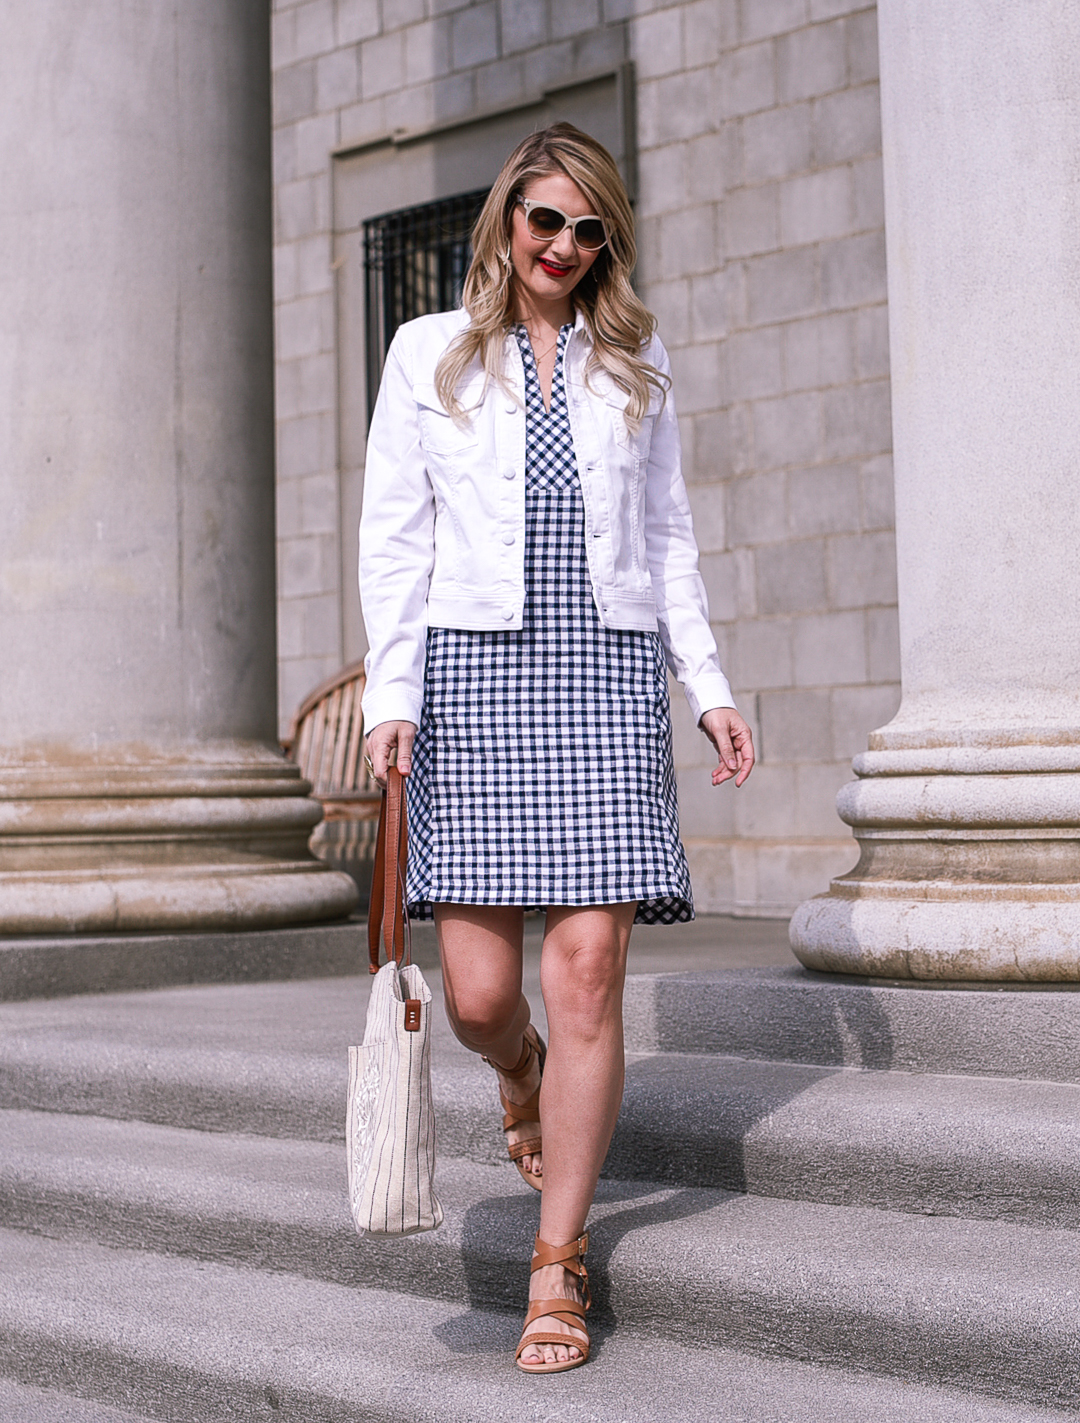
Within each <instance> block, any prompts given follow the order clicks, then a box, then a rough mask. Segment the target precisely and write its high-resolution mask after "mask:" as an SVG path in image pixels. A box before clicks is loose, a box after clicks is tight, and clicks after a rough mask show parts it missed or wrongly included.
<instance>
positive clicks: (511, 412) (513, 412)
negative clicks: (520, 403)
mask: <svg viewBox="0 0 1080 1423" xmlns="http://www.w3.org/2000/svg"><path fill="white" fill-rule="evenodd" d="M505 408H506V413H507V415H516V414H517V406H516V405H507V406H506V407H505Z"/></svg>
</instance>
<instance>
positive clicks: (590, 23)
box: [550, 0, 600, 39]
mask: <svg viewBox="0 0 1080 1423" xmlns="http://www.w3.org/2000/svg"><path fill="white" fill-rule="evenodd" d="M550 4H551V34H552V38H553V39H569V38H570V36H571V35H579V34H581V33H582V32H583V31H585V30H591V29H594V28H595V27H596V26H597V25H599V24H600V0H550Z"/></svg>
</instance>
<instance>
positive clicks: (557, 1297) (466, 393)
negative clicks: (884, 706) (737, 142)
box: [360, 124, 754, 1373]
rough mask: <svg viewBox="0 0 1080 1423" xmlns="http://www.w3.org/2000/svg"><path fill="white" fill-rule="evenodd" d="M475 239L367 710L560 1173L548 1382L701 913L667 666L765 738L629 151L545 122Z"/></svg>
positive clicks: (378, 752) (438, 903)
mask: <svg viewBox="0 0 1080 1423" xmlns="http://www.w3.org/2000/svg"><path fill="white" fill-rule="evenodd" d="M473 252H474V256H473V261H472V265H471V266H470V268H469V272H468V275H467V277H466V279H465V286H464V293H463V310H461V311H456V312H448V313H444V314H441V315H437V316H425V317H421V318H420V319H419V320H417V321H412V322H409V323H408V324H407V325H405V326H403V327H401V328H400V330H399V331H398V333H397V335H396V336H395V338H394V341H393V343H392V345H391V347H390V351H389V353H388V355H387V361H386V369H385V372H384V375H383V381H382V387H381V390H380V394H379V399H378V402H377V404H376V407H375V412H374V416H373V419H372V424H371V434H370V438H369V444H368V454H367V466H366V473H365V489H364V513H363V517H362V520H361V536H360V548H361V561H360V589H361V595H362V598H363V604H364V616H365V621H366V624H367V630H368V638H369V642H370V646H371V651H370V653H369V655H368V659H367V688H366V694H365V697H364V721H365V725H366V726H367V727H368V728H369V732H368V740H367V746H368V755H369V757H370V759H371V761H372V763H373V766H374V773H375V775H376V777H377V778H379V779H380V780H381V779H382V778H383V777H385V774H386V769H387V766H388V764H389V762H390V759H391V757H392V756H393V755H394V754H395V753H396V757H397V765H398V767H399V768H400V770H401V772H402V773H403V774H404V775H407V777H408V780H407V782H406V785H407V790H408V809H409V817H410V828H411V832H412V854H411V858H410V863H409V872H408V885H407V897H408V901H409V912H410V914H411V915H412V916H414V917H418V916H420V917H432V916H433V917H434V919H435V924H436V929H437V932H438V939H439V948H440V953H441V956H442V964H443V983H444V988H445V999H446V1008H447V1013H448V1015H449V1018H450V1023H451V1026H452V1027H453V1030H454V1032H455V1033H456V1035H457V1037H458V1038H459V1039H460V1040H461V1042H463V1043H464V1044H465V1045H466V1047H469V1048H471V1049H472V1050H473V1051H474V1052H478V1053H482V1054H483V1055H484V1058H485V1060H486V1061H487V1062H489V1063H490V1064H491V1066H492V1067H494V1068H495V1070H496V1071H497V1072H498V1074H499V1079H500V1095H501V1097H502V1102H503V1107H504V1109H505V1115H504V1118H503V1122H504V1130H505V1131H506V1135H507V1139H508V1143H509V1147H510V1155H511V1158H512V1159H513V1160H514V1161H515V1162H516V1164H517V1166H518V1169H519V1171H520V1172H521V1174H522V1176H523V1177H524V1178H525V1180H526V1181H527V1182H528V1183H529V1184H530V1185H532V1186H534V1187H535V1188H536V1189H538V1190H539V1189H540V1187H541V1185H542V1186H543V1195H542V1197H541V1209H540V1230H539V1233H538V1235H537V1238H536V1244H535V1249H534V1253H533V1261H532V1271H533V1272H532V1278H531V1288H530V1308H529V1311H528V1314H527V1316H526V1323H525V1328H524V1332H523V1335H522V1340H521V1344H520V1346H519V1348H518V1353H517V1361H518V1364H519V1366H520V1367H521V1368H523V1369H525V1370H526V1371H527V1372H530V1373H553V1372H559V1371H561V1370H564V1369H569V1368H574V1367H576V1366H577V1365H578V1364H582V1363H584V1362H585V1360H586V1358H587V1357H588V1351H589V1343H588V1333H587V1331H586V1329H585V1326H584V1318H583V1316H584V1312H585V1309H586V1308H587V1306H588V1280H587V1275H586V1270H585V1264H584V1255H585V1248H586V1245H587V1238H586V1237H585V1235H584V1229H585V1220H586V1216H587V1214H588V1211H589V1207H590V1205H591V1204H592V1199H593V1194H594V1192H595V1189H596V1183H597V1180H598V1177H599V1174H600V1168H601V1165H602V1163H603V1160H604V1156H605V1154H606V1152H607V1149H608V1145H609V1143H610V1140H611V1134H612V1131H613V1130H614V1126H615V1119H616V1116H617V1114H618V1111H619V1104H620V1101H621V1097H622V1089H623V1041H622V990H623V978H624V975H625V967H626V951H627V944H628V942H629V938H630V929H631V926H632V925H633V924H634V923H657V922H661V923H673V922H676V921H679V920H687V919H691V918H692V917H693V908H692V902H691V896H690V882H689V875H688V872H687V866H686V860H685V857H684V855H683V851H682V846H681V844H680V842H679V835H678V813H677V808H676V801H675V778H674V771H673V767H672V758H671V723H670V715H669V709H668V700H667V665H670V666H671V668H672V670H673V671H674V672H675V673H676V675H677V676H678V677H679V678H680V680H681V681H682V682H683V684H684V687H685V690H686V695H687V697H688V699H689V702H690V705H691V707H692V708H693V711H694V715H695V718H696V719H697V720H698V722H699V724H700V725H701V727H702V729H703V730H704V731H705V733H706V735H707V736H708V737H709V738H710V739H711V740H712V742H713V744H714V745H715V747H716V749H717V751H718V753H719V764H718V766H717V768H716V769H715V770H714V771H713V773H712V779H713V784H714V785H719V784H721V783H722V782H723V781H726V780H728V779H730V778H732V777H734V779H735V783H736V785H741V784H742V783H743V782H744V781H745V780H746V777H747V776H748V775H749V774H750V770H751V768H752V766H753V762H754V752H753V745H752V741H751V736H750V730H749V728H748V726H747V725H746V722H745V721H744V720H743V719H742V717H740V716H739V714H738V712H737V711H736V710H735V709H734V704H733V702H732V700H731V692H730V688H729V687H728V684H727V681H726V679H725V677H724V675H723V673H722V672H721V670H720V666H719V663H718V661H717V656H716V644H715V642H714V640H713V637H712V634H711V632H710V630H709V622H708V613H707V609H706V603H705V595H704V589H703V587H702V583H701V579H700V577H699V575H698V571H697V549H696V546H695V544H694V540H693V533H692V530H691V523H690V512H689V506H688V503H687V499H686V491H685V488H684V486H683V481H682V476H681V473H680V468H679V440H678V427H677V424H676V419H675V408H674V403H673V401H672V399H671V396H670V394H669V387H670V384H671V381H670V375H669V370H670V367H669V364H668V359H667V353H666V352H665V350H664V348H663V346H662V345H661V344H660V342H659V340H657V339H656V337H655V336H654V335H653V329H654V324H655V323H654V321H653V318H652V317H651V316H650V315H649V313H648V312H647V311H646V310H645V308H644V307H643V306H642V304H641V303H640V301H639V300H638V298H637V297H636V296H635V294H634V292H633V289H632V287H631V285H630V273H631V271H632V269H633V265H634V259H635V246H634V234H633V217H632V214H631V210H630V204H629V201H628V199H627V195H626V191H625V189H624V187H623V184H622V181H621V179H620V177H619V174H618V170H617V169H616V167H615V164H614V162H613V161H612V158H611V156H610V155H609V154H608V152H607V151H606V149H604V148H603V147H601V145H600V144H598V143H597V142H596V141H595V140H593V139H591V138H589V137H588V136H587V135H586V134H584V133H581V132H580V131H579V130H578V129H575V128H574V127H572V126H571V125H570V124H556V125H554V127H552V128H549V129H546V130H544V131H543V132H541V133H536V134H533V135H531V136H530V137H529V138H527V139H525V141H524V142H523V143H521V144H520V145H519V146H518V147H517V148H516V149H515V150H514V152H513V153H512V154H511V155H510V157H509V158H508V159H507V161H506V164H505V166H504V167H503V170H502V172H501V173H500V174H499V177H498V179H497V180H496V182H495V186H494V187H493V188H492V190H491V194H490V196H489V197H488V199H487V202H486V203H485V205H484V209H483V211H482V212H481V214H480V217H479V219H478V221H477V224H476V229H475V232H474V234H473ZM665 653H666V657H667V665H666V664H665ZM527 908H544V909H546V911H547V920H546V929H545V935H544V944H543V953H542V959H541V986H542V990H543V995H544V1003H545V1006H546V1009H547V1017H548V1024H549V1030H550V1039H551V1042H550V1048H547V1049H546V1048H545V1045H544V1043H543V1042H542V1041H541V1040H540V1038H539V1036H538V1035H537V1034H536V1031H535V1029H533V1028H532V1027H530V1022H529V1017H530V1014H529V1004H528V1002H527V1001H526V999H525V997H524V996H523V994H522V991H521V984H522V934H523V914H524V911H525V910H526V909H527ZM541 1072H542V1073H543V1087H542V1090H541ZM541 1124H542V1130H541Z"/></svg>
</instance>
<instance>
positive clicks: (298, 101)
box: [273, 59, 315, 124]
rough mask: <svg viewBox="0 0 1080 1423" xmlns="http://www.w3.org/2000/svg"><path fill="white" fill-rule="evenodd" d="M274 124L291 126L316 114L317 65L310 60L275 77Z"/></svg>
mask: <svg viewBox="0 0 1080 1423" xmlns="http://www.w3.org/2000/svg"><path fill="white" fill-rule="evenodd" d="M273 95H274V123H275V124H291V123H294V122H295V121H296V120H297V119H306V118H307V116H308V115H309V114H313V113H314V112H315V65H314V64H313V62H312V61H311V60H310V59H308V60H304V61H303V63H301V64H290V65H289V66H288V68H287V69H279V70H278V71H277V72H276V73H275V75H274V82H273Z"/></svg>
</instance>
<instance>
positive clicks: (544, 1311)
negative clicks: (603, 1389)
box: [514, 1231, 592, 1374]
mask: <svg viewBox="0 0 1080 1423" xmlns="http://www.w3.org/2000/svg"><path fill="white" fill-rule="evenodd" d="M588 1248H589V1233H588V1231H586V1232H585V1234H584V1235H583V1236H581V1237H580V1239H578V1240H571V1242H570V1244H569V1245H549V1244H548V1243H547V1241H546V1240H541V1239H540V1236H539V1235H537V1237H536V1244H535V1246H534V1249H535V1254H534V1255H533V1259H532V1267H531V1268H532V1272H533V1273H535V1271H537V1270H542V1269H543V1268H544V1266H545V1265H561V1266H562V1267H563V1269H564V1270H568V1271H569V1272H570V1273H571V1274H572V1275H576V1276H577V1277H578V1281H579V1283H580V1285H581V1299H580V1300H576V1299H534V1300H533V1301H532V1302H531V1303H530V1305H529V1310H528V1313H527V1314H526V1316H525V1324H524V1327H523V1328H522V1331H521V1343H520V1344H519V1345H518V1346H517V1353H516V1354H515V1355H514V1359H515V1362H516V1363H517V1366H518V1368H519V1369H521V1370H522V1372H523V1373H526V1374H562V1373H565V1372H566V1370H567V1369H576V1368H577V1367H578V1366H579V1365H580V1364H584V1363H585V1362H586V1360H587V1359H588V1357H589V1331H588V1330H587V1329H586V1327H585V1311H586V1310H587V1309H588V1308H589V1306H590V1305H591V1304H592V1298H591V1296H590V1294H589V1272H588V1270H587V1269H586V1268H585V1252H586V1251H587V1250H588ZM544 1318H549V1319H559V1320H561V1321H562V1322H563V1324H568V1325H569V1326H570V1328H571V1329H573V1331H574V1333H573V1334H544V1333H540V1332H537V1333H535V1334H529V1333H527V1332H526V1331H527V1330H528V1328H529V1325H530V1324H533V1323H535V1322H536V1320H538V1319H544ZM530 1344H563V1345H565V1346H566V1347H568V1348H571V1349H580V1350H581V1358H580V1359H567V1360H566V1362H565V1363H564V1364H523V1363H522V1362H521V1356H522V1354H523V1353H524V1351H525V1350H526V1349H527V1348H528V1347H529V1346H530Z"/></svg>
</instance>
